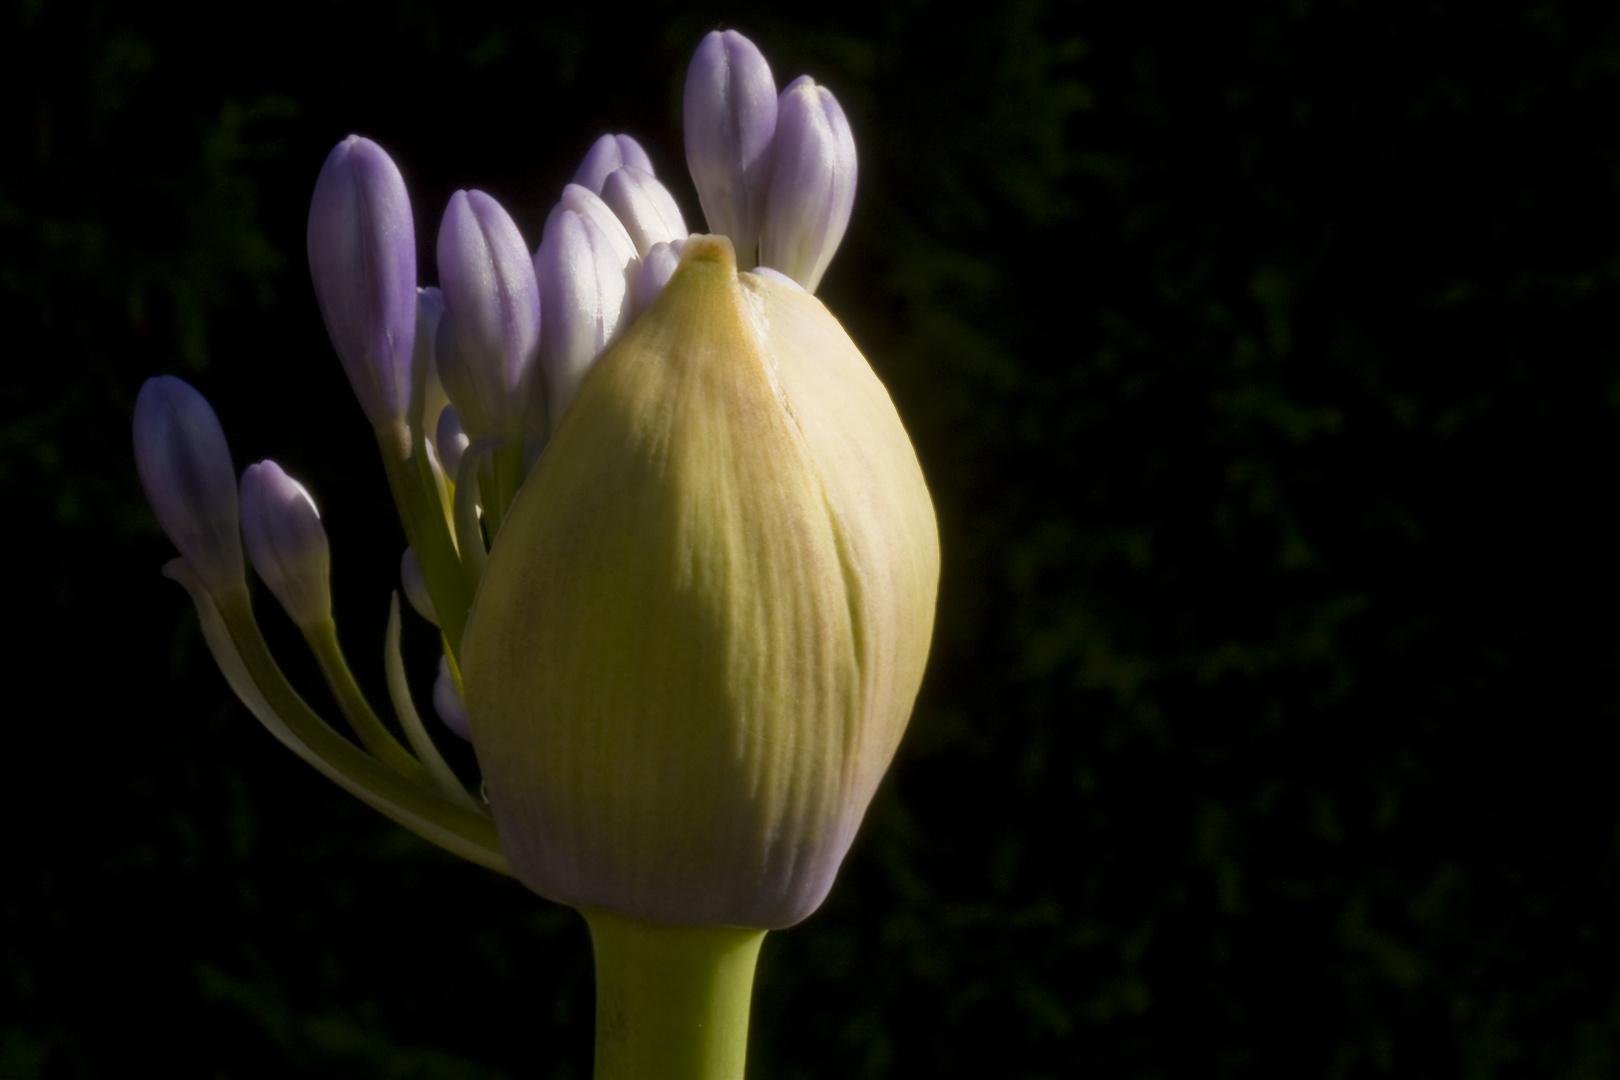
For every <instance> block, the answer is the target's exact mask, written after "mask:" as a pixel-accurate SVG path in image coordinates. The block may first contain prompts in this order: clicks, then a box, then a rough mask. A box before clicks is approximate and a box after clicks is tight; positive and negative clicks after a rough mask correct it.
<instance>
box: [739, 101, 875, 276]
mask: <svg viewBox="0 0 1620 1080" xmlns="http://www.w3.org/2000/svg"><path fill="white" fill-rule="evenodd" d="M773 158H774V163H773V165H772V169H771V189H770V197H769V198H768V199H766V201H765V225H764V228H763V230H762V232H761V234H760V250H759V261H760V262H761V263H762V264H763V265H765V266H769V267H772V268H774V269H777V270H780V271H782V273H784V274H786V275H787V276H788V277H790V278H792V279H793V280H794V281H797V282H798V283H799V284H800V285H803V286H804V287H805V288H806V289H808V290H809V291H811V292H815V291H816V286H817V285H819V284H820V283H821V275H822V274H824V273H826V271H827V264H828V263H830V262H832V257H833V253H834V252H836V251H837V250H838V242H839V241H840V240H842V239H843V238H844V229H845V228H846V227H847V226H848V225H849V213H850V209H851V208H852V207H853V206H854V205H855V171H856V169H855V137H854V136H853V135H852V134H850V130H849V121H848V120H846V119H844V110H843V109H841V108H839V106H838V100H837V99H836V98H834V97H833V96H832V91H830V90H828V89H827V88H826V87H825V86H817V85H816V84H815V83H814V82H812V81H811V80H810V77H809V76H808V75H801V76H799V77H798V78H797V79H794V80H793V81H792V82H791V83H789V84H788V88H787V89H786V90H784V91H782V99H781V103H780V111H779V112H778V113H777V118H776V146H775V150H774V153H773Z"/></svg>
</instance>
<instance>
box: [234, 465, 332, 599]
mask: <svg viewBox="0 0 1620 1080" xmlns="http://www.w3.org/2000/svg"><path fill="white" fill-rule="evenodd" d="M242 536H243V538H244V539H245V540H246V541H247V550H248V557H249V558H251V559H252V560H253V569H254V570H256V571H258V574H259V578H260V579H261V580H262V581H263V582H264V583H265V585H267V586H269V588H270V591H271V592H273V593H275V595H276V599H277V600H280V601H281V606H282V609H283V610H285V611H286V612H287V615H288V617H289V618H291V619H292V621H293V622H295V623H297V624H298V627H299V629H301V630H302V629H307V628H308V627H310V626H312V625H315V624H317V623H319V622H322V621H324V620H327V619H330V618H331V617H332V588H331V574H332V556H331V552H330V550H329V549H328V548H327V544H326V530H325V529H324V528H322V527H321V515H320V512H319V511H318V510H316V509H315V500H314V499H311V498H310V497H309V492H308V491H306V490H305V489H304V485H303V484H300V483H299V482H298V481H296V480H294V479H293V478H292V477H290V476H288V475H287V474H286V473H285V472H283V471H282V469H281V466H280V465H277V464H276V463H275V462H274V461H261V462H259V463H258V464H257V465H249V466H248V467H247V471H246V472H244V473H243V474H242Z"/></svg>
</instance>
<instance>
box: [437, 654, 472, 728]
mask: <svg viewBox="0 0 1620 1080" xmlns="http://www.w3.org/2000/svg"><path fill="white" fill-rule="evenodd" d="M433 711H434V712H436V713H438V714H439V719H440V720H442V721H444V726H445V727H447V728H449V729H450V730H451V731H452V732H454V733H455V734H456V735H459V736H460V737H461V738H462V739H464V740H466V741H467V742H471V741H472V732H471V731H469V730H468V729H467V706H465V705H463V704H462V703H461V693H460V692H459V691H458V690H457V689H456V681H455V679H453V678H451V676H450V663H449V661H447V660H446V659H445V658H444V657H442V656H441V657H439V677H438V678H437V679H435V680H434V682H433Z"/></svg>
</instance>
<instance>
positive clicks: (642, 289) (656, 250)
mask: <svg viewBox="0 0 1620 1080" xmlns="http://www.w3.org/2000/svg"><path fill="white" fill-rule="evenodd" d="M685 246H686V240H685V238H682V239H680V240H675V241H673V242H671V243H668V244H654V245H653V246H652V248H651V249H650V250H649V251H648V252H647V256H646V258H644V259H642V260H641V267H640V269H638V270H637V271H636V282H635V288H634V289H633V290H632V292H633V294H634V298H633V304H632V308H633V316H634V317H636V318H640V317H641V313H642V312H643V311H646V310H647V308H648V306H649V305H651V304H652V302H653V300H654V299H656V298H657V296H658V294H659V293H660V292H663V290H664V286H665V285H666V284H667V283H668V282H669V279H670V277H671V276H673V275H674V273H675V268H676V267H677V266H679V265H680V262H681V249H682V248H683V247H685Z"/></svg>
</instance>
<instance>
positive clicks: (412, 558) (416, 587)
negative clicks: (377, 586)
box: [399, 548, 439, 626]
mask: <svg viewBox="0 0 1620 1080" xmlns="http://www.w3.org/2000/svg"><path fill="white" fill-rule="evenodd" d="M399 583H400V584H401V585H403V586H405V599H407V600H409V601H410V602H411V607H413V608H415V609H416V613H417V614H418V615H420V616H422V618H424V619H426V620H427V621H428V622H430V623H432V624H433V625H434V626H438V625H439V616H438V613H437V612H435V611H434V610H433V596H432V595H431V594H430V593H429V592H428V587H427V578H425V577H423V576H422V564H421V562H420V561H418V560H417V558H416V549H415V548H406V549H405V555H404V557H403V558H401V559H400V560H399Z"/></svg>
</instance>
